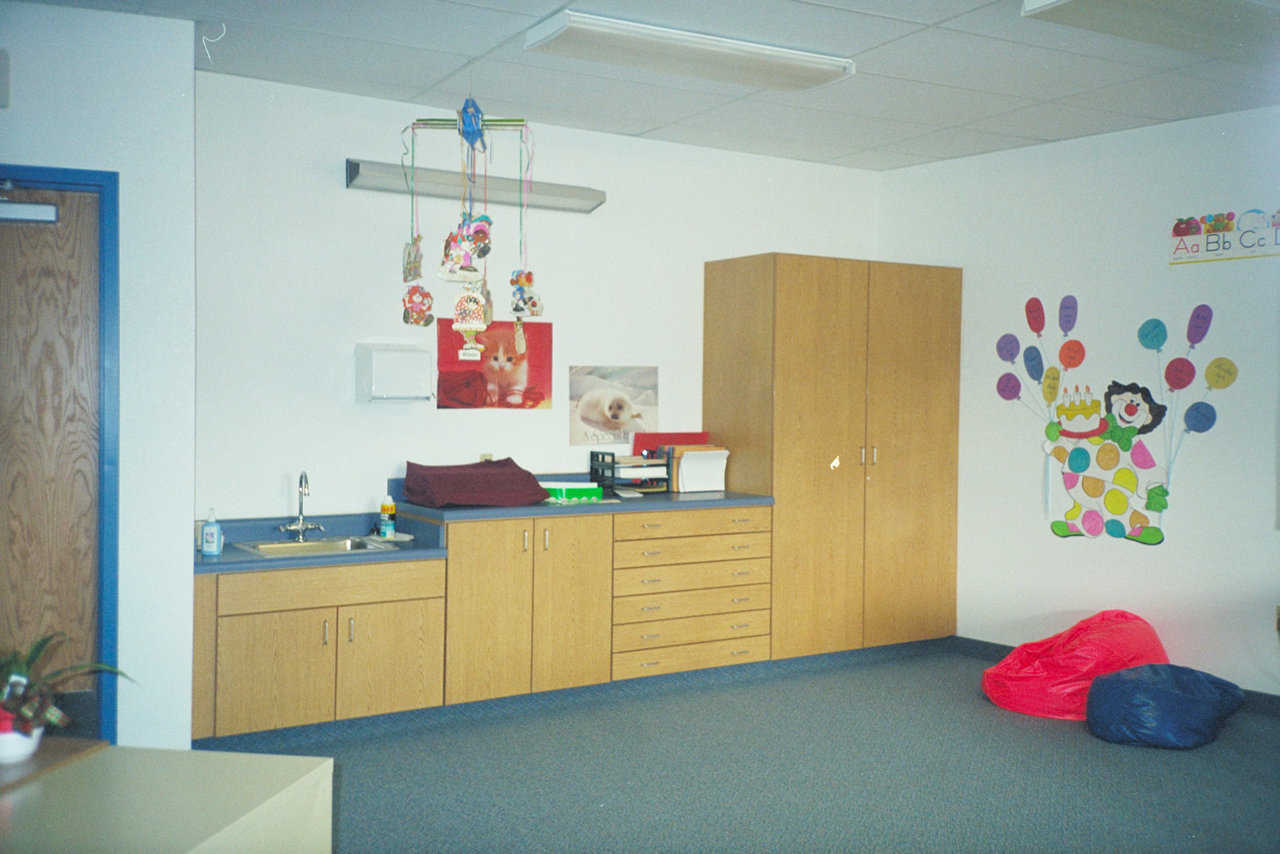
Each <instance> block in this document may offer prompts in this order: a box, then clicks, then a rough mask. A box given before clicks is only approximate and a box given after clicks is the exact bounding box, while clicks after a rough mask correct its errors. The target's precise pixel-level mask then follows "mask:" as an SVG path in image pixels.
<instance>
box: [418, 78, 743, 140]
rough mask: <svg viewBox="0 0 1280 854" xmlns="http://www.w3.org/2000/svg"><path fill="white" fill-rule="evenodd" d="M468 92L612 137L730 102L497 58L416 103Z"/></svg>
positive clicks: (449, 80)
mask: <svg viewBox="0 0 1280 854" xmlns="http://www.w3.org/2000/svg"><path fill="white" fill-rule="evenodd" d="M467 94H472V95H474V97H475V99H476V101H477V102H479V104H480V106H481V107H482V108H484V105H485V103H486V100H487V99H489V98H490V96H491V95H492V96H493V97H496V98H501V99H502V100H504V101H508V102H511V103H514V104H523V105H525V111H524V112H523V113H521V115H525V116H526V117H528V118H530V119H532V118H534V117H535V116H546V115H550V114H551V113H553V112H554V113H555V114H558V115H574V114H577V115H579V116H581V117H582V118H581V119H580V120H579V121H577V122H575V123H574V124H572V125H571V126H576V127H588V128H591V129H592V130H603V129H606V128H608V129H609V130H610V131H611V132H613V133H625V134H638V133H643V132H644V131H647V130H650V129H652V128H655V127H661V126H663V125H666V124H669V123H671V122H672V121H677V120H679V119H681V118H683V117H685V116H689V115H693V114H696V113H700V112H703V111H705V110H708V109H710V108H712V107H715V106H717V105H719V104H723V103H724V102H725V101H726V100H727V97H726V96H723V95H716V94H712V93H708V92H694V91H690V90H686V89H668V88H663V87H658V86H649V85H646V84H642V83H631V82H628V81H625V80H617V79H611V78H607V77H591V76H585V75H574V74H568V73H566V72H562V71H556V70H554V69H549V68H538V67H535V66H531V65H519V64H515V63H508V62H495V61H493V60H481V61H479V62H476V63H473V64H472V65H469V66H467V67H466V68H464V69H462V70H461V71H459V72H458V73H456V74H453V75H451V76H450V77H448V78H447V79H445V80H442V81H440V82H439V83H438V84H436V85H435V86H433V87H432V90H431V92H428V93H425V94H423V95H421V96H420V98H419V99H416V100H428V99H434V98H436V97H437V96H449V99H448V100H453V99H458V98H461V97H465V96H466V95H467ZM486 109H487V108H486ZM542 120H543V121H547V119H545V118H543V119H542ZM584 120H585V121H584Z"/></svg>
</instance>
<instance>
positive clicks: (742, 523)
mask: <svg viewBox="0 0 1280 854" xmlns="http://www.w3.org/2000/svg"><path fill="white" fill-rule="evenodd" d="M750 521H751V520H750V519H734V520H733V524H735V525H744V524H746V523H747V522H750Z"/></svg>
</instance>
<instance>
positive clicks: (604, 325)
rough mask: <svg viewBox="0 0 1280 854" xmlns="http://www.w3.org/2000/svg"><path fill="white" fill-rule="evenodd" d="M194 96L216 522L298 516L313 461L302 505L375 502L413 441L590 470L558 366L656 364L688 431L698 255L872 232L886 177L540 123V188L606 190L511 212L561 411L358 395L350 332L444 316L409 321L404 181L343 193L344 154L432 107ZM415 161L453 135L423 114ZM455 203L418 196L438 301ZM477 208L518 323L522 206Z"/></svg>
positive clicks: (666, 404)
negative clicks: (489, 228) (596, 204)
mask: <svg viewBox="0 0 1280 854" xmlns="http://www.w3.org/2000/svg"><path fill="white" fill-rule="evenodd" d="M196 92H197V96H198V97H197V110H196V115H197V123H196V128H197V131H196V149H197V163H198V174H199V182H198V186H197V196H196V208H197V210H198V211H199V215H198V217H197V290H198V299H197V302H198V317H199V323H198V327H197V354H198V357H197V404H196V406H197V428H196V497H197V501H196V510H197V512H198V513H199V514H201V515H203V514H204V512H205V511H206V509H207V508H208V507H210V506H213V507H214V508H216V511H217V513H218V514H219V515H221V516H228V517H240V516H282V517H283V516H287V515H289V514H291V513H294V512H295V511H296V507H297V493H296V485H297V480H298V472H299V471H300V470H303V469H305V470H306V471H307V472H308V476H309V479H310V483H311V497H310V498H308V499H307V508H308V512H315V513H326V512H332V513H339V512H366V511H370V510H372V509H373V508H374V507H375V506H376V505H377V504H378V500H379V499H380V498H381V497H382V493H383V491H384V486H385V481H386V479H387V478H388V477H395V476H402V475H403V474H404V466H405V460H406V459H411V460H414V461H416V462H422V463H428V464H442V463H459V462H470V461H474V460H476V459H478V458H479V455H480V454H481V453H484V452H490V453H493V454H495V455H496V456H498V457H499V458H500V457H503V456H508V455H509V456H511V457H513V458H514V459H515V460H516V462H518V463H519V464H521V465H523V466H524V467H525V468H527V469H529V470H531V471H534V472H540V473H541V472H568V471H585V470H586V468H587V452H588V450H589V448H588V447H587V446H571V445H570V444H569V417H568V410H567V406H568V382H567V379H568V369H569V366H570V365H657V366H658V375H659V383H660V388H659V394H660V401H659V403H660V412H661V424H660V425H659V426H660V428H661V429H663V430H690V429H699V428H700V426H701V405H702V403H701V401H702V398H701V394H702V386H701V374H702V349H701V336H702V266H703V262H704V261H706V260H709V259H713V258H723V257H730V256H734V255H739V254H746V253H753V252H765V251H771V250H788V251H796V252H814V253H822V254H828V255H852V256H866V255H868V254H870V253H872V252H873V251H874V248H875V243H876V231H875V217H874V208H875V199H876V190H877V187H878V186H879V178H878V176H877V175H874V174H871V173H866V172H859V171H855V170H849V169H838V168H833V167H822V166H816V165H811V164H803V163H796V162H791V161H785V160H779V159H774V158H766V157H756V156H748V155H735V154H730V153H727V152H718V151H711V150H708V149H700V148H695V147H690V146H682V145H674V144H670V143H662V142H651V141H645V140H637V139H631V138H626V137H618V136H609V135H603V134H595V133H586V132H580V131H570V130H566V129H563V128H556V127H550V126H540V125H535V126H534V133H535V140H534V152H535V153H534V157H535V160H534V180H535V182H536V181H539V180H543V181H550V182H555V183H566V184H578V185H585V186H589V187H595V188H598V189H602V190H604V191H605V192H606V193H607V194H608V201H606V202H605V204H604V205H603V206H602V207H600V208H598V209H597V210H596V211H595V212H593V213H591V214H586V215H583V214H573V213H563V212H556V211H546V210H540V209H530V210H529V211H528V212H527V213H526V215H525V222H526V230H527V248H528V257H529V267H530V269H532V270H533V271H534V274H535V286H536V288H537V291H538V292H539V294H540V295H541V296H542V298H543V300H544V301H545V304H546V306H547V313H546V315H545V316H544V317H543V318H541V320H546V321H550V322H551V323H552V324H553V329H554V344H553V360H554V361H553V366H554V379H553V406H552V408H551V409H549V410H534V411H512V410H437V409H436V408H435V404H434V402H430V403H428V402H404V401H391V402H387V401H380V402H374V403H369V402H357V401H356V400H355V392H354V360H353V352H354V346H355V343H356V342H357V341H360V340H364V339H374V338H382V339H392V340H403V341H415V342H419V343H422V344H425V345H427V346H430V347H432V348H434V346H435V340H436V328H437V326H435V325H433V326H431V327H429V328H427V329H425V330H423V329H420V328H417V327H410V326H406V325H405V324H404V323H402V322H401V317H400V315H401V306H400V297H401V295H402V293H403V290H404V284H403V282H402V281H401V267H400V265H401V250H402V247H403V245H404V243H405V241H406V240H407V239H408V237H409V234H410V230H409V228H410V222H409V216H410V200H409V197H408V196H407V195H403V194H393V193H378V192H371V191H367V190H348V189H346V188H345V186H344V172H343V164H344V161H345V159H346V158H347V157H357V158H366V159H370V160H376V161H382V162H388V163H398V162H399V160H400V155H401V130H402V128H404V127H405V126H406V125H407V124H408V123H409V122H411V121H412V120H413V119H414V118H416V117H419V116H422V115H424V114H429V113H428V111H427V110H425V109H424V108H422V107H420V106H415V105H412V104H402V103H393V102H386V101H377V100H371V99H367V98H359V97H353V96H348V95H340V94H334V93H328V92H322V91H318V90H312V89H304V88H298V87H292V86H283V85H278V84H273V83H265V82H261V81H256V80H249V79H244V78H236V77H229V76H225V75H215V74H207V73H203V72H202V73H199V74H197V75H196ZM477 98H478V99H479V101H480V104H481V107H483V106H484V98H483V93H477ZM436 114H437V115H438V114H439V113H438V111H437V113H436ZM490 142H491V144H492V145H493V146H494V148H495V155H494V158H493V162H492V164H491V165H490V173H491V174H492V175H494V176H502V177H514V176H515V175H516V174H517V172H518V170H519V163H518V156H517V152H518V149H517V146H516V142H517V140H516V135H515V134H514V133H510V132H508V133H506V134H505V135H504V134H502V133H499V132H495V133H491V134H490ZM417 162H418V165H419V166H426V167H431V168H437V169H451V170H452V169H456V168H457V167H458V163H459V152H458V137H457V134H456V133H454V132H452V131H426V132H420V133H419V135H418V142H417ZM458 213H459V203H458V202H457V201H455V200H442V199H429V198H428V199H423V200H422V201H421V202H420V203H419V216H420V222H421V226H420V229H421V233H422V235H423V255H424V272H425V273H426V276H425V282H426V286H427V287H428V288H429V289H430V290H431V291H432V293H433V294H434V295H435V299H436V311H435V313H436V315H437V316H444V317H449V316H451V315H452V305H453V300H454V299H455V298H456V296H457V294H458V289H457V286H456V285H449V284H446V283H443V282H441V281H439V280H438V279H436V278H435V276H434V271H435V265H436V264H437V263H438V260H439V252H440V249H439V247H440V245H441V243H442V242H443V239H444V236H445V234H446V233H448V232H449V231H450V230H451V229H452V228H453V227H454V226H455V225H456V224H457V220H458ZM489 213H490V215H491V216H492V217H493V218H494V232H493V234H494V239H493V243H494V249H493V252H492V254H491V255H490V257H489V270H490V276H489V279H490V290H491V291H492V293H493V297H494V303H495V317H496V318H497V319H499V320H503V319H510V318H511V314H510V311H509V300H510V287H509V286H508V285H507V278H508V276H509V274H510V271H511V270H512V269H513V268H514V267H518V266H520V264H519V252H518V245H519V243H518V235H519V209H518V208H516V207H499V206H492V207H491V208H490V209H489ZM743 310H744V311H751V310H752V307H751V306H749V305H744V306H743ZM617 447H618V446H615V449H617Z"/></svg>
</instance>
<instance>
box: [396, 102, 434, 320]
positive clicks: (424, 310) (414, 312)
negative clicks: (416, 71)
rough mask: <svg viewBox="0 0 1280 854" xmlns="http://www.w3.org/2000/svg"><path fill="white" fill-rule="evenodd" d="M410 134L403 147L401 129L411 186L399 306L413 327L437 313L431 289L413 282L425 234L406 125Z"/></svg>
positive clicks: (414, 154)
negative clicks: (421, 222)
mask: <svg viewBox="0 0 1280 854" xmlns="http://www.w3.org/2000/svg"><path fill="white" fill-rule="evenodd" d="M405 131H408V132H409V133H410V139H411V144H410V146H404V145H403V140H404V131H402V132H401V145H402V148H403V151H402V153H401V155H400V166H401V168H402V169H403V168H404V165H405V164H404V155H405V154H408V155H409V168H408V169H407V170H406V171H405V180H406V183H408V185H409V242H408V243H406V244H405V245H404V254H403V255H402V256H401V271H402V273H403V278H404V283H405V285H406V287H405V291H404V296H402V297H401V298H400V305H401V307H402V308H403V309H404V313H403V314H402V315H401V317H402V319H403V320H404V322H405V323H407V324H409V325H410V326H430V325H431V323H432V321H434V320H435V316H434V315H433V314H432V313H431V305H432V302H433V300H432V298H431V292H430V291H429V290H427V289H426V288H424V287H422V285H420V284H414V283H415V282H417V281H418V280H419V279H421V278H422V234H421V233H420V232H419V231H418V195H417V193H416V192H415V189H416V188H415V187H414V177H415V176H416V175H417V142H416V137H414V136H413V128H412V126H410V127H407V128H405Z"/></svg>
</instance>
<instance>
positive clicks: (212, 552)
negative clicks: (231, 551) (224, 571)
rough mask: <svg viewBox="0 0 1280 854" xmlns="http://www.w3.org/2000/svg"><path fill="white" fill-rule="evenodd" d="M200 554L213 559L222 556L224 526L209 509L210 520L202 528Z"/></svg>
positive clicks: (206, 520) (211, 509) (205, 521)
mask: <svg viewBox="0 0 1280 854" xmlns="http://www.w3.org/2000/svg"><path fill="white" fill-rule="evenodd" d="M200 554H202V555H209V556H211V557H214V556H217V555H220V554H222V526H221V525H219V524H218V520H217V518H216V517H215V516H214V515H213V508H212V507H210V508H209V518H208V519H205V520H204V524H203V525H201V526H200Z"/></svg>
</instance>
